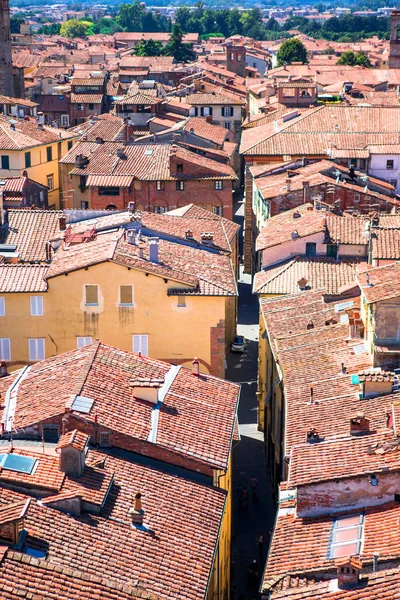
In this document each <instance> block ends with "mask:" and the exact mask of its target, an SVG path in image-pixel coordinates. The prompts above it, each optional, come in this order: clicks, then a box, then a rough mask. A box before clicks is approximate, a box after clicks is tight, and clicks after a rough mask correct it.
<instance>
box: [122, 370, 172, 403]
mask: <svg viewBox="0 0 400 600" xmlns="http://www.w3.org/2000/svg"><path fill="white" fill-rule="evenodd" d="M130 385H131V387H132V388H133V395H134V396H135V398H138V399H139V400H145V401H146V402H151V403H152V404H157V402H158V394H159V390H160V388H161V387H162V386H163V385H164V379H158V378H151V377H137V378H136V379H132V380H131V381H130Z"/></svg>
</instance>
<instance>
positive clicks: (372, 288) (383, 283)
mask: <svg viewBox="0 0 400 600" xmlns="http://www.w3.org/2000/svg"><path fill="white" fill-rule="evenodd" d="M357 280H358V283H359V284H360V288H361V290H362V293H363V294H364V296H365V298H366V300H367V302H368V303H369V304H371V303H374V302H380V301H382V300H387V299H389V298H397V297H398V296H399V293H400V292H399V289H400V263H399V262H396V263H391V264H389V265H384V266H383V267H376V268H369V269H367V270H364V272H363V273H359V274H358V276H357Z"/></svg>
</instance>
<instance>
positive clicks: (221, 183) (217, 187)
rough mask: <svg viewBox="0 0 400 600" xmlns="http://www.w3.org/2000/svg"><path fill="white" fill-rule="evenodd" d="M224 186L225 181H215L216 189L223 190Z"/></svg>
mask: <svg viewBox="0 0 400 600" xmlns="http://www.w3.org/2000/svg"><path fill="white" fill-rule="evenodd" d="M223 188H224V183H223V181H221V180H218V181H214V189H215V190H222V189H223Z"/></svg>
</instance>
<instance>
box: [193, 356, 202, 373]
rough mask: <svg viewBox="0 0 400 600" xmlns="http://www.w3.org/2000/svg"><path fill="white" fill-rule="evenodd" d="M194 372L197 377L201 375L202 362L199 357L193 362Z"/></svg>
mask: <svg viewBox="0 0 400 600" xmlns="http://www.w3.org/2000/svg"><path fill="white" fill-rule="evenodd" d="M192 373H193V375H195V376H196V377H199V375H200V362H199V359H198V358H195V359H194V360H193V362H192Z"/></svg>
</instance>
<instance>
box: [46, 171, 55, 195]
mask: <svg viewBox="0 0 400 600" xmlns="http://www.w3.org/2000/svg"><path fill="white" fill-rule="evenodd" d="M47 187H48V188H49V192H52V191H53V190H54V173H51V174H50V175H47Z"/></svg>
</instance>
